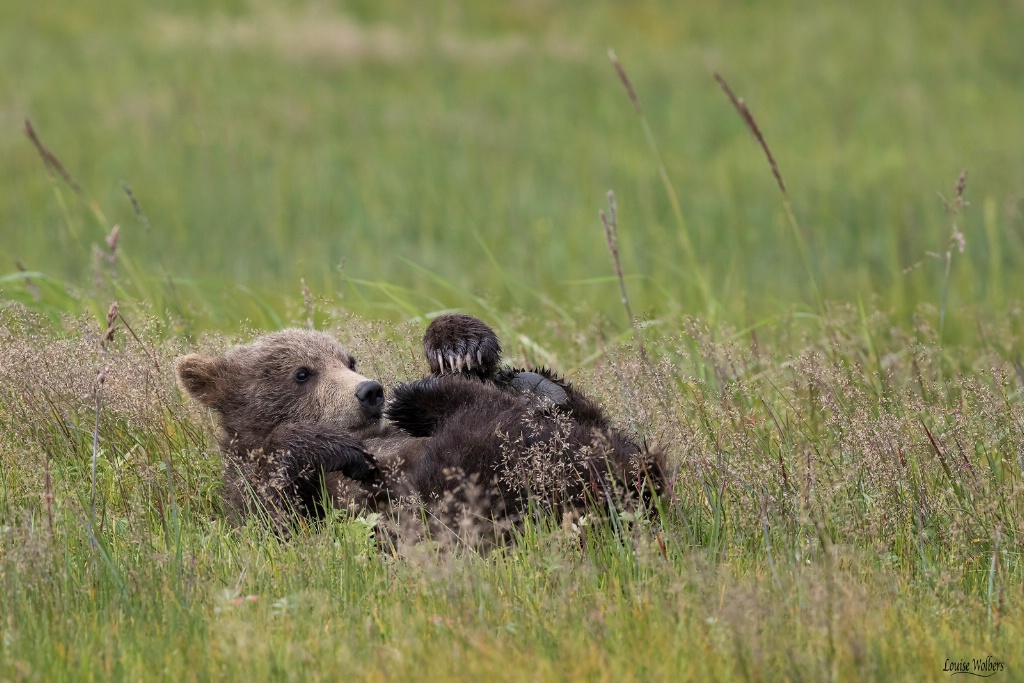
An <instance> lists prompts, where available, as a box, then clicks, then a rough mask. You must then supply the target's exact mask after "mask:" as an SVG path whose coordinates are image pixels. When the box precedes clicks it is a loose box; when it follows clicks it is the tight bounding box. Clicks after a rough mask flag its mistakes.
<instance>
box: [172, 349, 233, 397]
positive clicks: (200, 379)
mask: <svg viewBox="0 0 1024 683" xmlns="http://www.w3.org/2000/svg"><path fill="white" fill-rule="evenodd" d="M225 365H226V363H225V362H224V359H223V358H220V357H217V356H202V355H200V354H198V353H190V354H188V355H187V356H181V357H180V358H178V359H177V360H175V361H174V372H175V374H177V376H178V384H180V385H181V388H182V389H184V390H185V391H186V392H187V393H188V395H189V396H191V397H192V398H194V399H195V400H197V401H199V402H200V403H202V404H203V405H204V406H206V407H207V408H217V407H218V404H219V403H220V400H219V399H220V390H219V389H220V386H221V382H222V380H223V379H224V370H225Z"/></svg>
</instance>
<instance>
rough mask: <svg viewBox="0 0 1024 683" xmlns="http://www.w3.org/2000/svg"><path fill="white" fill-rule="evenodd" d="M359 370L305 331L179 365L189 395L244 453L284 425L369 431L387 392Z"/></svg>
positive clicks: (336, 348) (327, 340) (333, 344)
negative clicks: (212, 414) (213, 414)
mask: <svg viewBox="0 0 1024 683" xmlns="http://www.w3.org/2000/svg"><path fill="white" fill-rule="evenodd" d="M355 367H356V361H355V359H354V358H353V357H352V356H351V355H349V354H348V353H347V352H346V351H345V349H343V348H342V346H341V345H340V344H339V343H338V342H337V341H335V340H334V339H333V338H332V337H330V336H328V335H326V334H323V333H320V332H312V331H309V330H300V329H288V330H283V331H281V332H274V333H272V334H267V335H263V336H262V337H259V338H258V339H256V340H255V341H253V342H251V343H249V344H245V345H243V346H238V347H235V348H233V349H231V350H230V351H228V352H227V353H225V354H224V355H223V356H206V355H201V354H194V353H193V354H189V355H187V356H182V357H180V358H178V359H177V361H175V364H174V369H175V372H176V374H177V376H178V382H179V383H180V385H181V387H182V388H183V389H184V390H185V391H186V393H188V395H189V396H191V397H192V398H194V399H196V400H197V401H199V402H200V403H201V404H203V405H204V406H206V407H208V408H211V409H213V410H214V411H215V412H216V413H217V416H218V418H219V422H220V426H221V427H222V428H223V430H224V434H222V439H224V443H223V444H222V445H223V446H228V445H229V444H230V446H231V448H233V449H240V450H243V451H245V450H254V449H257V448H260V447H261V446H262V444H263V443H264V441H265V439H266V438H267V436H269V435H270V433H271V432H272V431H273V430H274V429H275V428H277V427H278V426H279V425H282V424H285V423H293V422H313V423H326V424H332V425H334V426H337V427H342V428H344V429H347V430H350V431H352V432H353V433H354V434H356V435H359V436H362V435H364V434H365V435H370V434H371V433H372V432H373V431H374V430H375V429H377V428H379V426H380V424H381V412H382V409H383V407H384V390H383V388H382V387H381V385H380V384H379V383H378V382H375V381H373V380H370V379H368V378H366V377H364V376H363V375H360V374H359V373H358V372H356V371H355Z"/></svg>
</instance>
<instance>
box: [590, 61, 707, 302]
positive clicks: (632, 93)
mask: <svg viewBox="0 0 1024 683" xmlns="http://www.w3.org/2000/svg"><path fill="white" fill-rule="evenodd" d="M608 59H610V60H611V62H612V66H613V67H614V68H615V73H617V74H618V75H619V80H620V81H622V86H623V87H624V88H625V89H626V94H627V95H628V96H629V101H630V102H632V103H633V108H634V109H635V110H636V113H637V116H639V117H640V125H641V126H642V127H643V130H644V137H645V138H647V146H648V147H649V148H650V150H651V154H652V155H653V156H654V161H655V163H656V164H657V166H658V175H659V176H660V177H661V184H662V185H663V186H664V188H665V194H666V195H668V201H669V204H671V205H672V214H673V215H674V216H675V219H676V227H677V228H678V230H679V241H680V244H681V245H682V247H683V251H684V252H685V255H686V261H687V267H688V268H689V271H690V273H692V275H693V278H694V279H695V280H696V282H697V287H698V289H699V290H700V293H701V297H702V298H703V300H704V301H703V303H704V306H705V308H706V309H707V310H708V311H713V308H714V307H713V304H714V299H713V298H712V296H711V287H710V286H709V285H708V282H707V279H706V278H705V277H704V271H703V270H702V269H701V266H700V261H698V260H697V252H696V251H695V250H694V248H693V243H692V242H691V241H690V231H689V230H688V229H687V226H686V220H685V219H684V218H683V209H682V207H681V205H680V204H679V197H678V195H676V189H675V187H674V186H673V185H672V181H671V180H670V179H669V177H668V169H667V168H665V162H664V161H663V160H662V158H661V152H660V151H659V149H658V143H657V142H656V141H655V140H654V132H653V131H652V130H651V126H650V124H649V123H648V122H647V115H646V114H645V113H644V108H643V106H642V105H641V104H640V98H639V97H638V96H637V94H636V89H635V88H634V87H633V83H632V82H631V81H630V80H629V76H628V75H627V74H626V69H625V68H624V67H623V66H622V63H621V62H620V61H619V57H618V55H616V54H615V50H608Z"/></svg>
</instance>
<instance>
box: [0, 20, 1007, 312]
mask: <svg viewBox="0 0 1024 683" xmlns="http://www.w3.org/2000/svg"><path fill="white" fill-rule="evenodd" d="M1022 36H1024V4H1022V3H1021V2H1019V1H1013V2H1010V1H1004V2H998V1H993V2H986V3H983V4H975V3H967V2H936V1H934V0H932V1H928V2H923V1H922V2H908V3H890V2H881V1H874V0H872V1H867V2H857V3H850V2H827V3H821V2H795V1H791V2H772V3H767V2H760V3H759V2H701V3H676V2H663V3H659V2H539V1H533V0H522V1H517V2H485V3H484V2H480V3H469V2H464V3H456V2H418V3H400V2H379V1H377V0H374V1H372V2H347V3H329V2H319V3H317V2H313V3H308V2H279V3H272V2H265V1H261V0H253V1H242V0H239V1H234V2H232V1H211V2H199V1H196V0H179V1H177V2H168V3H159V4H156V3H138V2H126V1H123V0H104V1H103V2H100V1H99V0H75V2H47V3H41V2H28V1H21V0H13V1H9V2H4V3H2V5H0V157H2V158H3V163H2V164H0V245H2V246H0V252H2V256H0V275H6V277H5V279H4V281H3V283H2V284H0V287H2V288H3V293H2V294H0V300H8V301H10V300H21V301H25V302H26V303H29V304H30V305H36V306H40V307H45V306H46V305H51V306H52V307H55V308H62V307H74V306H76V305H80V304H81V302H82V300H83V297H84V298H85V299H88V298H89V297H93V298H94V299H95V300H97V301H99V300H103V301H104V302H103V303H97V304H96V308H97V310H105V306H106V303H105V301H106V299H104V297H105V296H106V295H105V294H104V293H103V286H101V285H99V284H95V283H96V281H97V277H96V275H95V273H94V271H95V270H96V269H97V266H96V265H95V264H96V259H97V257H94V256H92V253H91V252H92V249H93V246H92V245H94V244H96V245H100V250H101V251H102V249H103V248H104V247H103V246H102V245H103V240H104V237H105V236H106V235H107V234H108V233H109V232H110V228H111V227H112V226H113V225H114V224H119V225H120V226H121V237H120V244H119V249H120V250H121V254H122V255H123V257H124V258H130V259H131V261H130V263H131V270H128V269H127V268H122V269H121V270H120V274H119V275H118V276H117V277H119V278H121V280H120V284H117V287H116V288H115V289H116V291H115V294H117V296H119V298H121V299H124V298H125V297H130V296H136V297H138V298H139V299H142V300H147V301H149V302H150V303H151V304H152V305H153V306H155V307H159V308H165V309H168V310H170V311H172V312H174V313H175V314H176V315H177V316H179V317H181V318H184V319H195V320H200V319H201V320H202V321H203V323H202V324H203V325H206V326H212V327H222V328H231V327H233V326H235V325H237V324H238V321H239V320H240V319H241V318H242V317H245V316H249V317H250V319H251V318H252V315H251V313H250V311H251V310H253V304H252V302H253V301H256V302H257V304H258V305H257V306H256V307H257V308H259V309H260V310H264V311H269V312H271V313H270V315H269V318H268V320H270V322H269V323H267V324H273V322H274V321H276V320H277V318H276V317H275V316H277V315H280V316H281V319H282V320H284V319H285V318H286V317H287V315H288V313H287V311H288V310H289V307H292V306H295V305H296V302H298V306H299V307H301V305H302V294H301V285H300V278H304V279H305V281H306V283H307V284H308V286H309V288H310V290H311V292H312V293H313V295H314V296H315V297H323V298H325V299H326V300H329V301H330V302H333V305H337V306H340V307H343V308H346V309H349V310H353V311H355V312H357V313H360V314H366V315H372V316H374V317H407V316H410V315H416V314H418V313H423V312H429V311H433V310H438V309H440V308H445V307H468V308H479V307H480V306H484V307H487V308H489V309H490V310H491V311H492V312H493V311H515V310H528V311H531V312H532V311H533V310H535V309H538V308H540V309H543V310H544V313H543V316H552V315H563V316H567V317H571V318H580V317H584V316H588V315H591V314H594V313H597V314H603V315H606V316H609V317H612V318H615V319H617V320H618V321H619V322H620V323H622V324H624V322H623V320H624V313H623V312H622V308H621V304H620V301H619V295H618V285H617V284H616V282H615V280H614V276H613V273H614V271H613V269H612V266H611V261H610V258H609V255H608V252H607V250H606V248H605V243H604V236H603V233H602V228H601V224H600V222H599V220H598V210H599V209H601V208H603V207H604V206H605V194H606V192H607V191H608V190H609V189H612V190H614V191H615V193H616V195H617V198H618V207H619V222H620V226H619V230H620V242H621V244H620V247H621V252H622V262H623V269H624V271H625V273H626V276H627V278H628V287H629V291H630V296H631V297H632V300H633V301H632V303H633V309H634V311H635V312H636V313H637V314H639V315H642V316H645V317H657V316H660V315H664V314H666V313H668V312H683V313H694V314H699V315H705V316H711V317H714V318H721V319H727V320H730V321H732V322H735V323H737V324H744V323H750V322H754V321H757V320H758V319H760V318H762V317H763V316H770V315H774V314H777V313H779V312H782V311H786V310H792V308H793V307H797V308H803V309H808V310H813V309H814V308H815V307H816V301H815V297H814V294H813V290H812V288H811V285H810V281H811V277H812V275H810V274H809V273H808V271H807V268H806V267H805V265H804V263H803V261H802V260H801V258H800V256H799V251H798V245H797V241H796V240H795V239H794V235H793V232H792V231H791V229H790V227H789V225H788V224H787V222H786V216H785V213H784V210H783V204H782V200H781V196H780V194H779V192H778V190H777V188H776V186H775V183H774V180H773V178H772V176H771V174H770V171H769V168H768V166H767V164H766V162H765V160H764V157H763V155H762V153H761V151H760V149H759V148H758V146H757V144H756V142H755V141H754V140H753V138H752V137H751V135H750V133H749V131H748V130H747V129H746V128H745V127H744V124H743V122H742V120H741V119H740V117H739V116H738V115H737V114H736V112H735V111H734V110H733V109H732V107H731V105H730V104H729V102H728V100H727V99H726V97H725V96H724V95H723V93H722V91H721V90H720V89H719V87H718V85H717V84H716V83H715V81H714V79H713V77H712V73H713V72H714V71H720V72H721V73H722V74H723V75H724V76H725V77H726V79H728V81H729V82H730V84H731V86H732V88H733V89H734V90H735V91H736V92H737V94H738V95H739V96H741V97H743V98H744V99H745V100H746V102H747V103H748V105H749V106H750V108H751V110H752V111H753V114H754V115H755V117H756V118H757V121H758V123H759V124H760V126H761V128H762V130H763V131H764V134H765V136H766V138H767V140H768V143H769V144H770V146H771V148H772V151H773V152H774V154H775V157H776V158H777V160H778V162H779V166H780V168H781V171H782V174H783V176H784V178H785V181H786V183H787V185H788V187H789V190H790V197H791V200H792V205H793V208H794V212H795V216H796V218H797V221H798V224H799V228H800V231H801V234H802V239H803V240H804V241H805V243H806V246H807V250H808V254H809V260H810V264H811V270H812V273H813V278H814V279H816V280H817V281H818V282H819V283H820V286H821V289H822V292H823V295H824V297H825V299H827V300H845V301H857V300H861V301H865V302H871V305H872V306H877V307H881V308H885V309H887V310H891V311H893V312H894V313H895V314H896V315H897V316H898V317H901V316H902V317H907V316H909V315H911V314H912V313H913V312H914V311H915V310H920V309H919V306H920V304H921V303H922V302H925V303H929V304H932V305H934V306H936V307H938V306H939V305H940V299H941V292H942V288H943V281H944V277H945V276H944V264H943V262H942V261H941V260H939V259H937V258H932V257H930V256H929V255H928V253H929V252H933V253H940V254H944V252H945V251H946V249H947V246H948V244H949V239H950V232H951V226H952V222H953V220H954V218H953V217H952V216H949V215H947V214H946V213H945V212H944V211H943V206H942V201H941V199H940V198H939V193H940V192H941V193H942V194H944V195H945V196H946V197H951V196H952V194H953V187H954V184H955V182H956V179H957V177H958V175H959V174H960V172H961V171H962V170H963V169H967V170H968V171H969V176H968V185H967V191H966V194H965V198H966V199H967V200H968V201H969V202H970V205H969V206H968V207H966V209H965V210H964V212H963V213H962V214H961V215H960V216H959V217H957V218H956V220H957V221H958V225H959V226H960V227H961V229H962V230H963V232H964V235H965V239H966V251H965V252H964V254H963V255H961V254H959V253H957V254H955V255H954V257H953V268H952V276H951V280H950V281H949V292H950V294H949V307H950V310H951V311H960V312H961V313H959V314H957V315H961V317H962V311H964V310H974V309H977V308H981V309H987V310H993V311H997V312H998V311H999V310H1001V309H1002V308H1004V307H1006V306H1007V305H1008V303H1009V302H1011V301H1012V300H1014V298H1015V297H1016V296H1017V292H1019V291H1020V289H1021V286H1022V285H1024V275H1022V274H1021V271H1022V269H1021V268H1020V266H1021V265H1022V263H1024V217H1022V209H1024V39H1022ZM609 48H613V49H614V50H615V51H616V52H617V54H618V56H619V58H620V59H621V61H622V64H623V65H624V67H625V69H626V70H627V71H628V73H629V75H630V77H631V79H632V82H633V84H634V86H635V88H636V91H637V93H638V95H639V97H640V99H641V100H642V102H643V106H644V109H645V112H646V117H647V123H648V124H649V126H650V129H651V131H652V133H653V137H654V139H655V140H656V143H657V147H658V150H659V151H660V154H661V156H662V157H663V159H664V163H665V167H666V170H667V173H668V177H669V178H670V179H671V183H672V186H673V187H674V189H675V192H676V193H677V194H678V196H679V200H680V205H681V208H682V214H683V216H684V220H685V228H683V226H681V225H680V223H679V222H678V221H677V220H676V218H675V217H674V216H673V212H672V208H671V204H670V202H669V198H668V195H667V194H666V191H665V188H664V186H663V184H662V181H661V179H660V177H659V170H658V164H657V162H656V160H655V158H654V156H653V155H652V152H651V149H650V147H649V146H648V144H647V141H646V139H645V135H644V129H643V125H642V122H641V120H640V119H639V118H638V117H637V114H636V112H635V111H634V109H633V107H632V105H631V103H630V101H629V98H628V97H627V95H626V93H625V90H624V89H623V87H622V85H621V84H620V82H619V80H618V78H617V76H616V74H615V71H614V69H613V68H612V66H611V64H610V62H609V58H608V54H607V51H608V49H609ZM26 118H27V119H31V121H32V123H33V125H34V127H35V129H36V131H37V132H38V134H39V137H40V138H41V140H42V142H43V144H45V145H46V146H47V147H48V148H49V149H50V150H52V151H53V153H54V154H55V155H56V156H57V157H58V158H59V159H60V160H61V162H62V163H63V165H64V166H65V167H66V168H67V170H68V171H69V172H70V174H71V175H72V176H73V177H74V178H75V180H76V181H77V182H78V183H79V184H80V185H81V187H82V188H83V194H82V196H81V197H79V196H78V195H76V194H75V193H74V192H73V191H72V190H71V189H70V188H69V187H68V186H67V185H66V184H64V183H63V181H61V180H59V179H57V180H53V179H51V177H50V176H48V174H47V172H46V169H45V167H44V165H43V163H42V161H41V159H40V156H39V154H38V153H37V151H36V149H35V148H34V147H33V145H32V144H31V142H30V141H29V140H28V139H27V138H26V136H25V135H24V132H23V121H24V120H25V119H26ZM122 182H123V183H126V184H127V185H128V186H130V188H131V189H132V191H133V192H134V194H135V195H136V197H137V198H138V202H139V204H140V206H141V209H142V211H143V213H144V215H145V218H146V220H145V221H142V220H140V219H139V218H138V217H137V216H136V215H135V213H134V212H133V209H132V206H131V203H130V202H129V201H128V198H127V196H126V194H125V192H124V190H123V188H122ZM684 229H685V231H687V232H688V233H689V235H690V238H691V239H692V241H693V244H694V247H695V250H696V253H697V256H698V260H699V264H698V265H697V268H698V269H699V270H700V271H701V273H700V274H699V275H698V274H695V273H694V272H693V271H694V269H695V266H694V264H693V263H691V262H689V261H688V260H687V258H686V255H685V251H684V250H683V246H682V245H683V239H684V238H683V236H682V232H683V230H684ZM915 265H918V266H919V267H917V268H914V266H915ZM19 267H20V268H24V269H26V270H27V271H29V272H32V273H36V274H37V275H38V274H44V275H45V276H47V277H48V278H50V280H49V282H50V283H51V286H50V287H49V288H45V287H44V288H43V291H41V292H40V291H39V289H38V288H39V287H40V282H41V281H42V280H41V279H40V277H38V276H37V277H36V278H35V279H34V280H30V282H29V283H28V284H26V282H25V281H24V278H21V277H20V276H18V275H17V272H18V269H19ZM908 269H909V271H908ZM700 277H703V278H705V279H706V281H707V283H708V289H709V293H710V297H707V296H704V295H703V294H702V292H701V290H700V288H699V286H698V284H697V283H698V280H699V278H700ZM99 279H100V280H102V279H103V278H102V277H100V278H99ZM125 282H127V283H128V285H125ZM54 283H55V284H54ZM55 292H56V293H55ZM48 302H49V303H48ZM543 316H540V317H543Z"/></svg>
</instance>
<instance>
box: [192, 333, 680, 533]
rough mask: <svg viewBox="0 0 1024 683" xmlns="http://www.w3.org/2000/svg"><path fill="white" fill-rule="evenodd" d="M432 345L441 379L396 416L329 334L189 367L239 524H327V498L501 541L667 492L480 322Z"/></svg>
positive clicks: (642, 458) (278, 339)
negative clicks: (521, 526)
mask: <svg viewBox="0 0 1024 683" xmlns="http://www.w3.org/2000/svg"><path fill="white" fill-rule="evenodd" d="M423 345H424V352H425V354H426V357H427V361H428V364H429V366H430V370H431V376H429V377H427V378H425V379H421V380H418V381H415V382H410V383H407V384H401V385H399V386H398V387H396V388H395V390H394V392H393V396H392V397H391V399H390V401H388V402H387V403H386V404H385V401H384V393H383V389H382V388H381V386H380V384H378V383H377V382H375V381H373V380H370V379H368V378H366V377H363V376H362V375H360V374H358V373H357V372H355V361H354V359H353V358H352V357H351V356H350V355H348V354H347V353H346V352H345V351H344V349H342V347H341V346H340V345H339V344H338V343H337V342H336V341H334V340H333V339H332V338H330V337H329V336H327V335H325V334H321V333H317V332H310V331H306V330H285V331H283V332H278V333H274V334H268V335H265V336H263V337H260V338H259V339H257V340H256V341H254V342H252V343H251V344H247V345H244V346H240V347H237V348H235V349H232V350H231V351H229V352H228V353H227V354H225V355H224V356H220V357H208V356H200V355H196V354H192V355H188V356H184V357H182V358H179V359H178V361H177V363H176V371H177V374H178V379H179V381H180V383H181V385H182V387H183V388H184V389H185V391H186V392H187V393H188V394H189V395H190V396H192V397H193V398H195V399H197V400H198V401H199V402H201V403H202V404H203V405H205V406H207V407H209V408H212V409H213V410H214V411H215V412H216V413H217V416H218V421H219V423H220V427H221V428H222V430H221V439H220V446H221V449H222V451H223V452H224V454H225V455H226V456H227V472H226V485H227V492H228V499H229V503H230V507H231V508H232V510H233V511H235V512H236V513H237V512H247V511H252V510H254V509H257V510H264V511H266V512H268V513H269V514H270V515H271V516H272V518H273V519H274V520H275V522H276V523H277V524H279V525H283V524H286V523H287V520H288V519H289V517H291V516H292V514H298V515H299V516H304V517H312V518H318V517H321V516H322V515H323V514H324V509H323V502H324V500H325V496H324V492H325V491H326V492H327V493H328V497H329V501H328V502H329V503H330V504H332V505H335V506H345V507H349V508H353V509H383V508H384V507H393V506H394V505H395V504H396V503H400V502H402V501H410V500H411V501H414V502H416V503H418V504H425V505H427V506H428V510H429V513H430V516H431V517H432V518H433V519H435V520H438V523H437V524H433V525H432V527H433V528H434V531H435V532H436V531H438V530H439V529H444V528H448V529H451V528H453V527H459V529H456V530H455V533H456V535H458V536H460V537H461V536H463V533H462V530H464V527H465V526H466V523H467V521H470V522H472V521H476V522H479V525H480V526H481V527H486V529H487V530H486V531H485V533H490V532H491V531H492V530H493V532H494V533H499V534H500V533H502V531H503V530H507V529H508V528H510V526H513V525H515V524H516V523H517V522H518V521H519V520H521V519H522V517H523V515H524V514H525V513H526V512H527V511H528V510H530V509H536V510H540V511H543V510H551V509H554V510H563V511H564V510H568V509H580V508H585V507H587V506H588V505H589V504H592V503H595V502H597V503H599V504H600V505H601V506H606V505H609V504H611V505H614V504H618V503H624V504H626V505H636V504H637V503H638V502H640V501H643V502H644V503H645V504H646V503H649V502H650V498H651V494H652V493H658V492H660V491H661V490H662V489H663V487H664V471H663V467H662V462H661V459H660V456H659V455H658V454H655V453H651V452H649V451H647V450H646V449H642V448H640V447H639V446H638V445H637V444H635V443H634V442H633V441H631V440H630V439H629V438H627V437H626V436H625V435H623V434H622V433H621V432H619V431H618V430H616V429H615V428H614V427H612V426H611V425H610V424H609V422H608V420H607V418H606V417H605V415H604V413H603V412H602V410H601V408H600V407H599V406H598V405H597V404H596V403H594V402H593V401H592V400H590V399H589V398H587V397H585V396H584V395H582V394H581V393H580V392H578V391H577V390H576V389H575V387H573V386H572V385H570V384H568V383H566V382H564V381H563V380H562V379H560V378H559V377H557V376H556V375H554V374H553V373H551V372H550V371H548V370H546V369H544V368H540V369H532V370H529V369H516V368H509V367H504V366H502V365H501V346H500V344H499V343H498V339H497V337H496V336H495V334H494V332H493V330H491V328H490V327H488V326H487V325H486V324H485V323H483V322H482V321H480V320H478V319H476V318H473V317H471V316H466V315H457V314H452V315H445V316H441V317H438V318H437V319H436V320H434V322H433V323H431V325H430V326H429V327H428V329H427V332H426V334H425V336H424V340H423ZM382 418H386V419H384V420H382ZM494 523H497V524H494ZM492 525H493V526H492ZM479 531H480V530H479V529H478V530H477V531H476V533H479Z"/></svg>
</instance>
